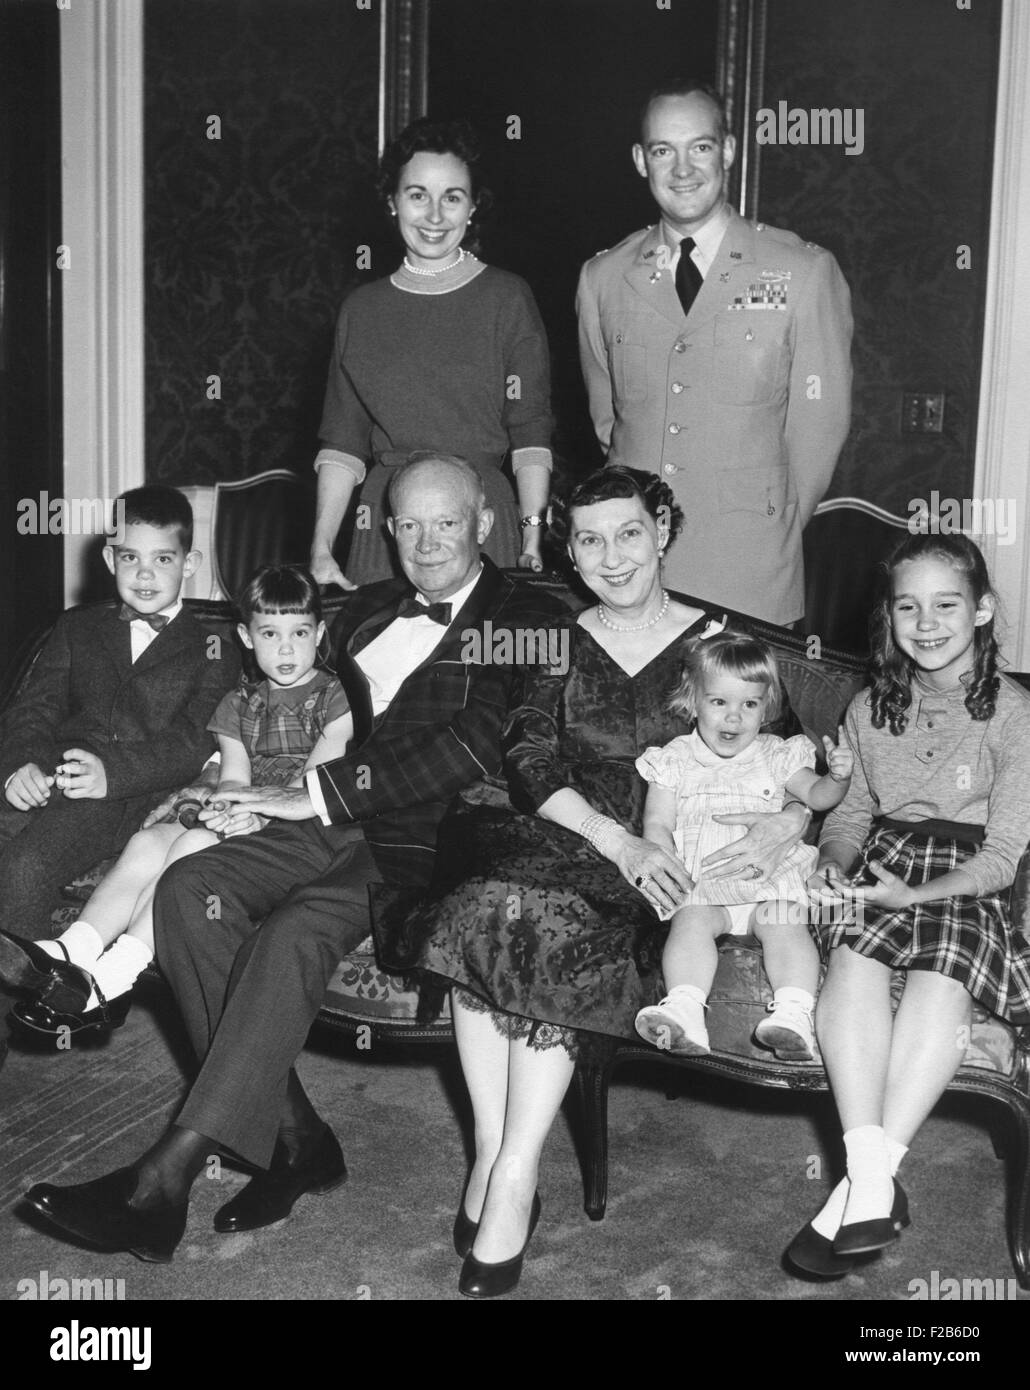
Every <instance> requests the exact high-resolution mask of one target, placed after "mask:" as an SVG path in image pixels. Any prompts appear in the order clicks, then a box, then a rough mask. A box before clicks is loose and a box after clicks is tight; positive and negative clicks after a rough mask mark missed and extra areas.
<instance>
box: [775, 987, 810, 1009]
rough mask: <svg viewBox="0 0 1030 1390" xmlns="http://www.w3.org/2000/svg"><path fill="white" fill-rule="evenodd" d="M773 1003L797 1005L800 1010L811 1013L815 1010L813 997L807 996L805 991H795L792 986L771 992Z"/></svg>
mask: <svg viewBox="0 0 1030 1390" xmlns="http://www.w3.org/2000/svg"><path fill="white" fill-rule="evenodd" d="M773 1003H774V1004H776V1005H780V1004H799V1005H800V1006H801V1008H803V1009H806V1010H807V1011H808V1013H811V1012H812V1010H813V1009H814V1008H815V995H814V994H809V992H808V990H807V989H796V988H795V987H794V985H784V986H783V988H782V989H777V990H774V991H773Z"/></svg>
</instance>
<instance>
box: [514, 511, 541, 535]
mask: <svg viewBox="0 0 1030 1390" xmlns="http://www.w3.org/2000/svg"><path fill="white" fill-rule="evenodd" d="M546 525H547V522H546V521H545V520H544V518H543V517H542V516H541V515H540V513H539V512H531V513H530V515H529V516H523V517H520V518H519V529H520V530H521V531H528V530H529V528H530V527H531V526H546Z"/></svg>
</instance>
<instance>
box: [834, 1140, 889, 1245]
mask: <svg viewBox="0 0 1030 1390" xmlns="http://www.w3.org/2000/svg"><path fill="white" fill-rule="evenodd" d="M844 1149H845V1152H846V1153H847V1156H848V1178H849V1179H850V1182H851V1189H850V1191H849V1192H848V1200H847V1206H846V1208H845V1211H844V1220H843V1222H842V1223H841V1224H842V1225H847V1226H853V1225H855V1224H856V1223H857V1222H859V1221H877V1220H880V1219H882V1218H884V1217H887V1216H890V1212H891V1207H892V1205H893V1203H894V1183H893V1181H892V1178H891V1162H890V1158H889V1156H888V1153H887V1137H886V1135H885V1134H884V1132H883V1128H882V1126H881V1125H859V1126H858V1127H857V1128H856V1129H849V1130H848V1131H847V1133H846V1134H845V1135H844Z"/></svg>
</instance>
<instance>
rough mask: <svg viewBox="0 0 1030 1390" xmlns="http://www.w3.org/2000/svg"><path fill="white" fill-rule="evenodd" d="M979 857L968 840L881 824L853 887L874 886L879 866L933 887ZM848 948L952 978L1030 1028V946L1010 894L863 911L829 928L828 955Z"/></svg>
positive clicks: (990, 1007) (993, 1008)
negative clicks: (1012, 913)
mask: <svg viewBox="0 0 1030 1390" xmlns="http://www.w3.org/2000/svg"><path fill="white" fill-rule="evenodd" d="M976 852H977V846H976V845H973V844H970V843H969V842H968V841H963V840H956V839H951V838H947V837H945V836H941V835H927V834H919V833H916V832H907V833H901V832H899V831H898V830H897V829H894V828H889V827H886V826H880V827H878V828H876V829H874V830H873V832H872V834H871V835H870V836H869V838H868V839H867V840H866V843H865V847H864V848H863V850H862V862H861V865H860V867H859V869H858V870H857V871H856V872H855V874H854V875H853V877H852V881H853V883H855V885H856V886H866V885H870V886H871V885H872V884H874V883H876V882H877V879H876V878H875V877H874V876H873V874H872V873H870V871H869V868H868V865H869V864H871V863H874V864H879V865H881V866H882V867H883V868H884V869H886V870H888V871H889V872H890V873H892V874H895V875H897V877H898V878H903V879H904V880H905V882H906V883H911V884H912V885H917V884H922V883H928V882H929V881H930V880H931V879H934V878H940V876H941V875H942V874H946V873H949V872H950V871H951V870H952V869H957V868H958V867H959V866H960V865H961V864H962V863H963V862H964V861H965V860H967V859H970V858H972V856H973V855H974V854H975V853H976ZM842 944H844V945H847V946H850V947H851V949H852V950H853V951H857V952H858V953H859V955H863V956H870V957H871V958H872V959H873V960H878V961H880V962H881V963H882V964H884V965H888V966H890V967H891V968H892V969H896V970H933V971H936V973H937V974H938V975H950V976H951V977H952V979H955V980H958V981H959V982H960V983H961V984H963V985H964V986H965V987H966V989H967V990H968V991H969V993H970V994H971V995H972V996H973V998H974V999H975V1000H977V1001H978V1002H979V1003H980V1004H982V1005H983V1007H984V1008H985V1009H987V1010H988V1011H989V1012H990V1013H992V1014H997V1016H998V1017H999V1018H1003V1019H1005V1021H1006V1022H1008V1023H1011V1024H1014V1025H1016V1026H1024V1025H1026V1024H1030V942H1028V941H1027V940H1026V938H1025V937H1024V936H1023V935H1022V933H1020V932H1015V931H1013V929H1012V925H1011V921H1010V918H1009V909H1008V893H1007V891H1006V892H1004V893H990V894H988V895H986V896H985V897H982V898H972V897H955V898H941V899H939V900H938V901H937V902H929V903H917V904H916V905H915V906H913V907H906V908H900V909H895V908H882V907H873V906H871V905H862V907H861V910H860V912H859V913H858V914H857V916H851V917H847V916H845V918H844V919H843V920H841V921H839V922H835V923H834V924H832V925H831V926H829V927H827V928H825V929H824V930H823V932H822V946H823V949H824V951H826V952H829V951H830V950H832V949H833V947H835V946H840V945H842Z"/></svg>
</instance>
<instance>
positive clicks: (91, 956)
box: [36, 917, 104, 970]
mask: <svg viewBox="0 0 1030 1390" xmlns="http://www.w3.org/2000/svg"><path fill="white" fill-rule="evenodd" d="M58 942H60V943H61V944H60V946H59V945H58ZM36 945H37V946H39V947H40V948H41V949H42V950H44V951H46V953H47V955H48V956H53V957H55V959H57V960H64V958H65V957H64V951H62V950H61V946H63V947H64V950H65V951H67V952H68V958H69V960H70V961H71V963H72V965H81V966H82V968H83V970H89V969H91V967H92V966H93V964H94V963H95V962H96V961H98V960H99V959H100V957H101V955H103V951H104V943H103V942H102V941H101V940H100V937H99V936H98V935H97V933H96V931H95V930H94V929H93V928H92V927H91V926H90V924H89V923H88V922H84V921H83V920H82V918H81V917H80V918H79V920H78V921H77V922H73V923H72V924H71V926H70V927H67V928H66V929H65V930H64V931H63V932H62V933H61V935H60V936H58V937H57V938H55V940H53V941H37V942H36Z"/></svg>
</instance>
